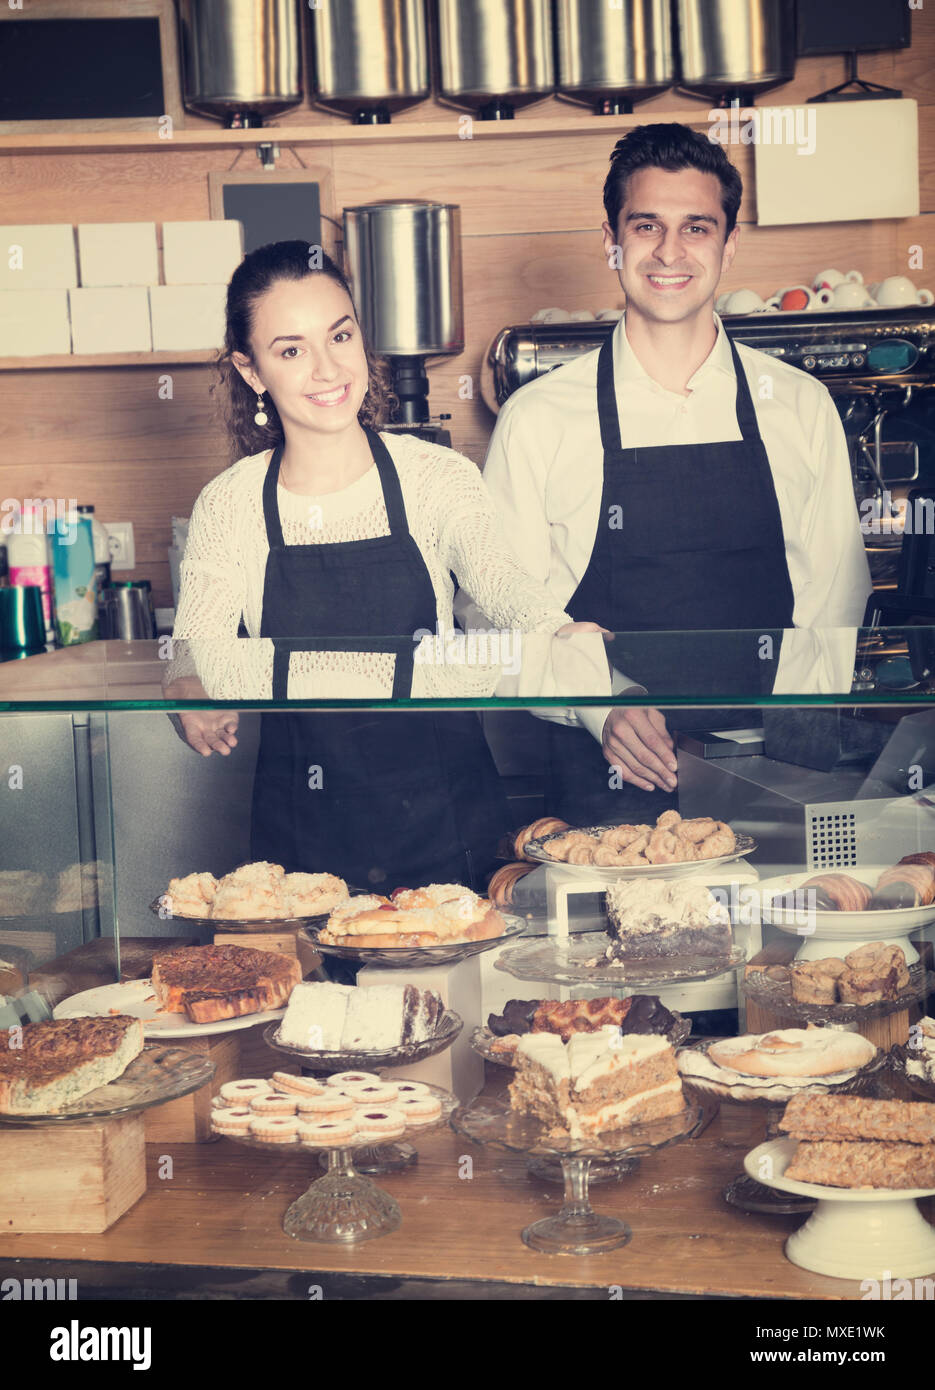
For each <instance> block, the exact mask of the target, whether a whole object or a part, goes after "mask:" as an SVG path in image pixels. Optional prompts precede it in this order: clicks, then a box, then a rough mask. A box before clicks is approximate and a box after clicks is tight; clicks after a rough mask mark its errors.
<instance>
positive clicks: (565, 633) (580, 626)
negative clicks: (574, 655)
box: [555, 623, 612, 637]
mask: <svg viewBox="0 0 935 1390" xmlns="http://www.w3.org/2000/svg"><path fill="white" fill-rule="evenodd" d="M580 632H606V633H607V635H608V637H610V636H611V635H612V634H611V633H610V631H609V629H608V628H606V627H601V626H600V624H599V623H566V624H565V626H564V627H560V628H557V629H556V632H555V636H556V637H576V636H577V635H578V634H579V633H580Z"/></svg>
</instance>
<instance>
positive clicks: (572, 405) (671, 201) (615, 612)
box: [484, 124, 870, 824]
mask: <svg viewBox="0 0 935 1390" xmlns="http://www.w3.org/2000/svg"><path fill="white" fill-rule="evenodd" d="M741 192H742V185H741V179H740V175H739V174H738V172H737V170H736V169H735V168H734V167H733V165H731V163H730V162H729V160H728V159H727V156H726V155H725V153H724V151H723V149H722V148H721V147H720V146H719V145H716V144H713V143H711V142H710V141H709V140H708V139H707V137H706V135H704V134H700V133H697V132H695V131H692V130H690V129H689V128H688V127H686V126H682V125H676V124H671V125H647V126H640V127H637V128H636V129H635V130H633V131H632V132H631V133H630V134H629V135H627V136H626V137H625V138H624V139H622V140H620V141H619V142H618V144H617V146H616V148H615V150H614V153H613V155H612V158H611V167H610V172H609V174H608V176H607V181H606V183H605V186H604V206H605V209H606V213H607V220H606V222H605V223H604V224H603V237H604V252H605V255H606V257H607V260H608V265H609V266H610V267H611V269H613V270H616V272H617V275H618V278H619V281H620V285H621V287H622V289H623V291H624V293H625V294H626V313H625V315H624V317H623V318H622V319H621V320H620V322H619V324H618V325H617V327H616V329H615V331H614V333H613V335H612V336H611V337H610V338H608V339H607V341H606V342H605V344H604V346H603V347H602V348H601V350H600V351H599V352H593V353H589V354H587V355H585V356H582V357H580V358H578V359H577V360H575V361H574V362H570V363H568V364H566V365H565V366H563V367H561V368H559V369H558V370H557V371H554V372H552V373H550V374H549V375H547V376H545V377H541V378H539V379H538V380H536V381H534V382H531V383H530V384H529V385H528V386H525V387H523V389H522V390H520V391H519V392H517V393H516V394H515V395H514V396H513V397H511V398H510V400H509V401H507V403H506V405H505V406H504V408H503V410H502V411H501V413H500V416H499V419H498V421H497V427H496V430H495V432H494V435H493V439H492V441H491V444H490V449H489V452H488V455H487V460H486V464H485V468H484V479H485V481H486V483H487V485H488V487H489V489H490V491H491V492H492V493H493V495H494V497H495V499H496V501H497V503H498V505H499V506H500V508H501V510H502V512H503V513H504V515H505V517H506V520H507V524H508V528H509V532H510V535H511V538H512V540H513V543H514V545H515V547H516V549H517V551H518V553H519V555H520V557H521V559H522V560H523V562H524V563H525V565H526V567H527V569H529V570H530V571H531V572H532V573H533V574H534V575H536V576H537V578H541V579H543V580H545V581H546V582H547V583H548V585H549V587H550V589H551V591H552V594H553V596H554V598H555V600H556V602H558V603H561V604H564V605H565V606H566V608H567V610H568V612H569V613H571V614H572V615H573V617H574V618H576V619H580V620H588V621H595V622H598V623H600V624H602V625H603V626H604V627H605V628H608V629H610V630H611V631H615V632H641V631H642V632H655V631H659V632H663V633H668V634H673V633H682V634H686V633H689V632H692V633H696V634H699V636H698V637H695V638H693V639H692V638H687V637H685V636H683V637H681V638H676V637H672V636H669V637H666V638H662V639H658V640H656V639H653V641H646V642H644V643H643V644H642V647H640V646H639V645H637V646H636V647H633V644H631V648H632V649H633V650H636V651H637V652H640V651H642V653H643V655H642V657H641V658H640V661H639V664H638V668H634V666H633V664H632V662H630V663H629V664H625V661H624V659H622V658H623V655H624V653H625V652H626V643H624V644H617V648H616V650H614V649H612V651H611V656H612V659H613V661H614V665H615V667H616V668H617V669H618V670H627V671H628V673H629V677H630V682H629V683H630V685H631V687H632V685H634V684H635V683H637V682H639V683H640V684H642V685H643V686H645V688H646V689H647V690H649V691H650V692H652V691H653V690H657V691H666V690H667V691H668V692H669V693H673V692H675V691H677V692H678V693H681V692H682V691H685V692H689V691H690V692H691V693H693V694H698V695H703V694H710V695H718V694H729V693H741V692H742V693H745V694H754V693H758V692H759V691H760V689H762V688H763V684H764V680H766V681H767V683H768V685H769V686H770V688H771V684H772V675H773V673H774V672H775V660H774V661H773V662H772V663H769V662H768V663H766V665H765V666H764V663H763V662H762V660H760V658H761V656H762V654H763V652H762V644H760V645H759V646H758V645H757V644H756V643H755V641H754V639H753V637H752V636H746V635H745V636H744V637H743V638H740V637H739V636H738V637H737V638H736V639H733V640H732V641H731V642H730V643H729V644H728V646H729V648H730V654H729V656H728V657H725V655H724V652H725V645H724V644H723V643H722V644H721V647H720V651H719V653H718V654H717V655H716V656H715V655H713V653H714V647H715V644H714V643H712V642H711V641H710V640H709V639H706V638H705V639H702V638H701V637H700V634H701V633H702V632H704V631H705V630H708V631H711V630H720V631H724V630H728V631H731V632H734V633H740V632H741V631H743V632H744V633H745V634H746V633H750V632H751V630H752V633H756V634H762V633H764V632H769V633H772V634H774V639H775V641H776V642H778V641H780V640H781V630H782V629H784V628H791V627H793V626H797V627H840V626H852V625H856V624H858V623H859V622H860V619H861V616H862V613H863V609H864V604H865V601H866V598H867V595H868V593H869V592H870V579H869V572H868V567H867V561H866V557H865V553H864V548H863V542H862V538H861V534H860V530H859V526H858V517H857V510H856V505H855V500H854V494H853V488H852V482H851V472H850V465H849V459H848V450H847V444H846V440H845V436H844V431H843V429H842V426H841V423H840V419H839V417H838V414H837V411H836V409H835V407H834V404H833V402H832V400H831V397H830V395H829V394H828V391H827V390H826V388H825V387H824V386H823V385H822V384H821V383H820V382H818V381H816V380H814V379H813V378H811V377H809V376H808V375H807V374H806V373H805V372H802V371H799V370H797V369H796V368H793V367H789V366H787V365H786V364H785V363H783V362H781V361H778V360H777V359H775V358H773V357H770V356H767V355H766V354H764V353H760V352H756V351H754V350H753V349H751V348H748V347H745V346H739V347H738V346H737V345H736V344H734V343H732V342H731V340H730V338H729V337H728V335H727V334H726V333H725V331H724V327H723V325H722V324H721V322H720V320H719V318H718V317H717V315H716V314H715V313H714V299H715V295H716V293H717V287H718V282H719V280H720V278H721V276H722V275H723V274H724V273H725V271H727V269H728V268H729V267H730V265H731V263H732V261H733V259H734V255H735V253H736V251H737V241H738V232H739V229H738V227H737V213H738V210H739V207H740V199H741ZM706 653H711V655H710V656H706ZM774 657H775V653H774ZM725 660H726V661H727V663H728V665H729V666H730V669H729V670H725V669H724V663H725ZM767 671H768V672H769V675H768V676H767ZM676 681H677V684H675V682H676ZM621 686H622V687H623V688H624V689H625V688H626V681H625V680H618V682H617V686H616V687H615V688H619V687H621ZM563 721H564V722H561V723H559V722H555V721H553V722H551V723H550V737H551V759H550V761H551V769H552V786H551V788H550V792H549V802H548V809H549V812H550V813H551V814H554V815H560V816H562V817H564V818H565V819H566V820H569V821H571V822H573V823H577V824H586V823H588V821H589V820H590V821H598V820H600V819H606V818H607V817H608V816H614V815H617V816H619V817H620V818H621V819H628V820H631V819H632V820H636V821H645V820H647V819H649V818H650V817H651V816H652V815H656V814H658V813H659V812H660V811H661V810H663V809H665V808H666V807H668V806H670V805H673V804H674V796H673V795H672V794H673V792H674V790H675V787H676V782H677V766H676V759H675V755H674V748H673V740H672V738H671V735H670V733H669V732H668V730H667V727H666V721H665V719H664V718H663V715H662V714H661V713H660V712H659V711H658V710H647V709H640V708H629V709H628V708H625V707H619V708H616V709H610V710H608V709H596V708H581V709H579V710H577V711H567V712H565V713H564V715H563ZM673 722H674V721H673ZM608 763H609V764H611V765H612V766H613V767H614V768H616V769H619V771H618V773H617V775H616V777H609V775H608V774H609V771H610V769H609V768H608ZM621 784H622V785H621Z"/></svg>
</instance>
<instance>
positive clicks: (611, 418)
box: [597, 329, 760, 454]
mask: <svg viewBox="0 0 935 1390" xmlns="http://www.w3.org/2000/svg"><path fill="white" fill-rule="evenodd" d="M623 331H624V332H626V329H624V330H623ZM725 336H726V338H727V341H728V344H729V345H730V355H731V359H732V360H733V364H734V375H735V376H736V378H737V397H736V407H735V408H736V411H737V424H738V425H739V427H740V434H741V437H742V438H743V439H744V440H746V441H747V442H750V441H753V440H759V438H760V428H759V425H758V424H757V419H756V411H755V410H754V408H753V397H752V396H751V395H750V385H749V383H748V381H747V374H746V372H745V371H744V369H743V366H742V364H741V361H740V354H739V353H738V352H737V348H736V346H735V345H734V342H733V340H732V339H731V337H730V335H729V334H728V333H727V331H726V329H725ZM597 413H598V419H599V421H600V426H601V444H602V446H603V449H604V453H605V454H608V453H619V452H620V448H621V445H620V417H619V414H618V411H617V393H616V390H615V388H614V335H613V333H611V334H609V335H608V336H607V337H606V338H605V339H604V341H603V343H602V344H601V350H600V353H599V355H598V359H597Z"/></svg>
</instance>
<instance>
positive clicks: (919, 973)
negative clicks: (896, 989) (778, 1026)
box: [741, 963, 935, 1028]
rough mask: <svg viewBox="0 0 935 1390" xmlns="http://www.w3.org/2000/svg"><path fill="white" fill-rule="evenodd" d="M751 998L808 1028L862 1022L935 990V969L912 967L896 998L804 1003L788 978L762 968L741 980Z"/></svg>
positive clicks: (904, 1006)
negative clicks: (770, 975)
mask: <svg viewBox="0 0 935 1390" xmlns="http://www.w3.org/2000/svg"><path fill="white" fill-rule="evenodd" d="M741 988H742V989H743V992H744V995H745V996H746V998H747V999H750V1000H752V1001H753V1003H755V1004H758V1005H759V1006H760V1008H763V1009H768V1010H769V1011H770V1012H771V1013H774V1014H775V1015H776V1016H777V1018H781V1019H790V1020H792V1021H793V1022H795V1023H797V1024H799V1026H800V1027H802V1028H806V1027H807V1026H808V1025H809V1024H810V1023H817V1024H818V1025H819V1026H821V1025H824V1024H828V1023H858V1022H862V1021H863V1020H864V1019H868V1018H886V1017H887V1016H888V1015H889V1014H896V1013H903V1012H905V1011H906V1010H907V1009H909V1008H911V1006H912V1005H913V1004H915V1003H918V1001H919V1000H921V999H924V998H925V997H926V996H927V995H929V994H931V993H933V992H935V971H932V970H926V968H925V966H924V965H922V964H920V963H917V964H915V965H910V967H909V984H908V985H907V986H906V988H905V989H904V990H902V991H901V992H900V993H899V994H898V995H897V997H896V998H895V999H879V1000H875V1001H874V1002H873V1003H872V1004H803V1003H801V1002H800V1001H799V1000H798V999H794V998H793V997H792V986H791V984H790V983H789V981H787V980H782V981H780V980H770V979H767V978H766V976H765V975H764V973H763V972H762V971H761V970H758V971H756V972H755V973H754V974H752V975H748V976H747V978H746V979H745V980H742V981H741Z"/></svg>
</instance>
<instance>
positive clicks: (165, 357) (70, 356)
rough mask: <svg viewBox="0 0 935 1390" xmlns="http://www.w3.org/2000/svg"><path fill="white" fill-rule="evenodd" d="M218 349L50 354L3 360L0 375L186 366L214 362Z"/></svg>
mask: <svg viewBox="0 0 935 1390" xmlns="http://www.w3.org/2000/svg"><path fill="white" fill-rule="evenodd" d="M216 358H217V349H215V348H198V349H195V350H193V351H191V352H89V353H83V354H82V353H71V352H61V353H51V354H48V355H47V356H44V357H0V372H39V371H48V370H50V369H52V368H59V367H159V366H166V367H179V366H182V367H185V366H197V365H198V364H200V363H207V362H214V361H215V360H216Z"/></svg>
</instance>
